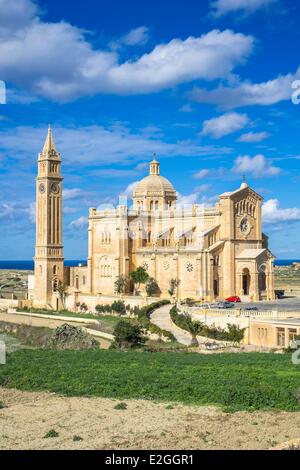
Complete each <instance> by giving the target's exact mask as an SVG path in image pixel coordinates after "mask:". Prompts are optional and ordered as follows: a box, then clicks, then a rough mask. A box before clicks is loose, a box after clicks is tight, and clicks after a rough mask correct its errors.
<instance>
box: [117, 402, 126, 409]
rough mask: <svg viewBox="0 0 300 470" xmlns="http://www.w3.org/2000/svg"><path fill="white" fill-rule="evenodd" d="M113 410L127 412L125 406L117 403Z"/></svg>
mask: <svg viewBox="0 0 300 470" xmlns="http://www.w3.org/2000/svg"><path fill="white" fill-rule="evenodd" d="M114 409H115V410H127V404H126V403H124V402H122V403H118V404H117V405H116V406H114Z"/></svg>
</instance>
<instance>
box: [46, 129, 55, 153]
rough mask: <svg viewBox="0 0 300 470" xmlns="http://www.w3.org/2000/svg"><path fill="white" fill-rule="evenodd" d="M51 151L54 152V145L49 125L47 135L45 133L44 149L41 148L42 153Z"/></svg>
mask: <svg viewBox="0 0 300 470" xmlns="http://www.w3.org/2000/svg"><path fill="white" fill-rule="evenodd" d="M52 150H54V151H55V152H56V148H55V143H54V139H53V135H52V130H51V125H50V124H49V125H48V133H47V137H46V140H45V144H44V148H43V153H48V152H51V151H52Z"/></svg>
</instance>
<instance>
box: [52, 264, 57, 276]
mask: <svg viewBox="0 0 300 470" xmlns="http://www.w3.org/2000/svg"><path fill="white" fill-rule="evenodd" d="M53 274H57V267H56V265H54V266H53Z"/></svg>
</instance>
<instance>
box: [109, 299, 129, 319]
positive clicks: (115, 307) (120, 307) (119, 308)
mask: <svg viewBox="0 0 300 470" xmlns="http://www.w3.org/2000/svg"><path fill="white" fill-rule="evenodd" d="M111 310H112V311H113V312H116V313H119V314H120V315H125V313H126V307H125V304H124V302H123V301H122V300H115V301H114V302H113V303H112V305H111Z"/></svg>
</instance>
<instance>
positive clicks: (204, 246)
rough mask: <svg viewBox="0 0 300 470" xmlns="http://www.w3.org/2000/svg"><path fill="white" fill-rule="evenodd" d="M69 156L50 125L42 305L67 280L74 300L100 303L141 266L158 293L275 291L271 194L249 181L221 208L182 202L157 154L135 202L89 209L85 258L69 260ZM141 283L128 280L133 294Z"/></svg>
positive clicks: (38, 259) (42, 164)
mask: <svg viewBox="0 0 300 470" xmlns="http://www.w3.org/2000/svg"><path fill="white" fill-rule="evenodd" d="M60 167H61V157H60V154H59V153H58V152H57V150H56V148H55V144H54V140H53V136H52V132H51V129H49V131H48V136H47V139H46V142H45V145H44V148H43V151H42V152H41V154H40V155H39V159H38V177H37V189H36V191H37V214H36V221H37V223H36V225H37V230H36V255H35V275H34V280H33V282H32V285H31V290H30V292H29V297H31V299H32V301H33V304H34V305H38V306H41V305H43V306H48V307H49V308H50V307H52V308H58V306H59V292H58V291H59V289H58V286H59V285H60V284H63V285H64V286H65V291H66V294H67V298H68V307H69V308H70V307H72V305H74V306H76V305H78V303H80V302H85V303H87V305H88V306H94V305H95V304H97V303H101V297H103V296H113V295H114V294H115V281H116V279H117V278H118V277H119V276H126V278H127V279H130V273H131V272H133V271H135V270H136V269H137V268H138V267H140V266H142V267H144V269H145V270H146V271H147V272H148V274H149V276H150V277H152V278H154V279H155V280H156V282H157V284H158V286H159V296H160V297H162V298H169V297H170V295H169V293H168V291H169V289H170V283H171V281H172V280H176V285H177V287H176V292H175V296H176V298H178V299H185V298H193V299H197V300H202V301H214V300H215V299H225V298H227V297H230V296H233V295H236V296H239V297H241V298H243V299H244V300H253V301H257V300H261V299H267V300H273V299H274V276H273V262H274V256H273V255H272V253H271V252H270V251H269V249H268V238H267V236H266V235H265V234H264V233H263V232H262V217H261V212H262V209H261V206H262V198H261V196H259V195H258V194H257V193H256V192H255V191H254V190H253V189H251V188H250V187H249V186H248V185H247V183H246V182H245V181H244V182H243V183H242V185H241V186H240V187H239V188H238V189H237V190H235V191H232V192H227V193H224V194H222V195H220V196H219V200H218V202H217V203H216V204H215V206H213V207H203V206H201V205H193V206H190V207H181V206H178V205H177V204H176V203H177V193H176V190H175V189H174V187H173V185H172V184H171V183H170V182H169V181H168V180H167V179H166V178H164V177H163V176H161V174H160V164H159V162H158V161H157V160H156V158H154V160H153V161H152V162H151V163H150V171H149V175H148V176H146V177H145V178H143V179H141V181H139V183H138V184H137V185H136V187H135V190H134V193H133V198H132V203H133V204H132V206H131V207H128V205H126V204H119V205H118V206H117V207H116V208H115V209H113V210H112V209H108V210H101V211H98V210H96V209H95V208H91V209H90V211H89V227H88V259H87V265H86V266H78V267H74V268H66V267H64V259H63V248H62V175H61V170H60ZM132 288H133V286H131V285H130V282H129V283H128V288H127V289H128V291H127V294H128V295H130V294H132Z"/></svg>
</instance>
